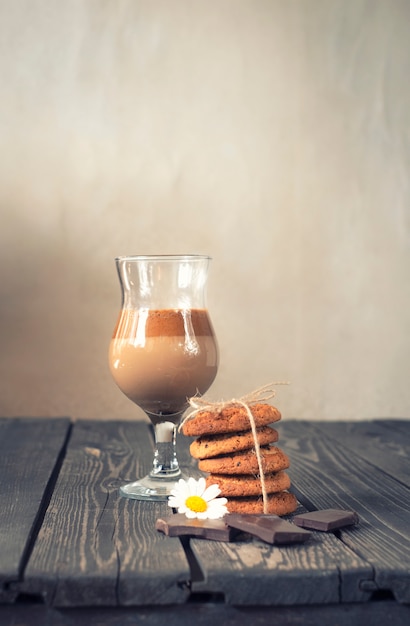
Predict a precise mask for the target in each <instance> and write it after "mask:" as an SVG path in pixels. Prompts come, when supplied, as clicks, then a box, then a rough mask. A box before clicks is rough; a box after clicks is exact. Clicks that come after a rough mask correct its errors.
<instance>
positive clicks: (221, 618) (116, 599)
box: [0, 418, 410, 626]
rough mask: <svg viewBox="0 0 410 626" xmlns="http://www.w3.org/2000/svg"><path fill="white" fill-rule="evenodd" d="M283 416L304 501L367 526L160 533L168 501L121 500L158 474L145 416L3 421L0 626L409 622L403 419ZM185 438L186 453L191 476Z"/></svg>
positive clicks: (408, 429)
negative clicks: (351, 515) (225, 536)
mask: <svg viewBox="0 0 410 626" xmlns="http://www.w3.org/2000/svg"><path fill="white" fill-rule="evenodd" d="M276 426H277V429H278V431H279V437H280V438H279V442H278V445H279V447H281V448H282V449H283V450H284V451H285V452H286V453H287V454H288V455H289V457H290V461H291V467H290V469H289V474H290V477H291V480H292V488H291V489H292V491H294V493H295V494H296V496H297V498H298V501H299V503H300V507H299V509H298V511H297V512H302V511H305V510H306V509H307V510H315V509H325V508H343V509H349V510H354V511H356V512H357V513H358V514H359V517H360V523H359V525H357V526H355V527H350V528H346V529H343V530H339V531H336V532H331V533H323V532H322V533H321V532H313V533H312V537H311V538H310V539H309V541H308V542H306V543H304V544H295V545H289V546H280V547H278V546H272V545H269V544H267V543H264V542H262V541H260V540H258V539H255V538H252V537H250V536H249V535H245V534H242V535H240V537H239V539H235V541H232V542H230V543H221V542H214V541H207V540H202V539H192V538H191V539H185V540H183V541H181V540H180V539H179V538H170V537H166V536H165V535H163V534H162V533H160V532H158V531H156V530H155V521H156V519H157V518H158V517H160V516H164V515H169V514H171V513H172V512H171V509H170V508H169V507H168V506H167V504H166V503H151V502H138V501H136V500H128V499H124V498H121V497H119V495H118V487H119V486H120V484H122V483H123V482H125V481H129V480H135V478H136V477H138V476H141V475H144V474H145V473H146V472H147V471H149V469H150V466H151V461H152V450H153V445H152V437H151V430H150V427H149V426H148V424H146V423H141V422H118V421H106V420H104V421H85V420H77V421H74V422H72V421H71V420H69V419H68V418H67V419H66V418H55V419H51V418H48V419H35V418H12V419H7V418H4V419H0V497H1V500H0V502H1V507H0V624H2V625H5V626H6V625H9V624H10V625H11V624H19V625H20V626H24V624H29V625H37V624H38V625H39V626H40V625H41V626H47V625H48V624H52V625H56V626H59V625H60V624H61V625H62V626H66V625H67V626H69V625H71V624H76V626H78V625H79V624H82V623H84V624H85V623H87V624H94V623H95V624H101V625H111V624H112V625H117V624H118V625H121V626H122V625H125V626H126V625H128V624H136V623H144V624H148V625H151V624H152V625H157V624H158V625H161V626H162V625H163V624H166V625H167V626H172V625H173V624H181V623H185V620H186V621H187V622H188V620H192V619H194V620H195V625H196V626H197V625H198V626H199V625H201V624H209V623H210V622H212V620H213V619H214V620H217V622H218V624H222V625H225V624H226V625H228V626H229V625H230V624H232V625H233V624H235V626H238V625H240V624H247V625H249V623H252V625H255V626H258V625H264V624H273V623H275V624H277V625H279V626H280V625H282V624H283V625H284V624H286V625H288V624H293V623H294V624H303V626H310V625H312V626H313V625H314V626H317V624H318V623H319V622H322V623H323V624H325V625H327V624H332V625H333V624H337V625H339V626H343V625H344V624H346V625H347V624H348V625H349V626H352V624H355V623H357V624H359V623H360V624H362V623H363V620H367V623H368V624H369V626H372V625H373V624H374V625H377V624H385V623H386V620H389V622H390V624H391V626H396V625H401V624H403V625H404V624H406V625H407V624H408V623H410V605H409V603H410V568H409V564H410V545H409V451H410V421H409V420H405V419H403V420H399V419H386V420H373V421H366V422H315V421H311V422H308V421H297V420H289V419H288V420H285V419H283V420H282V421H281V422H280V423H279V424H278V425H275V427H276ZM190 441H191V440H190V439H188V438H186V437H183V436H182V435H179V436H178V449H179V458H180V462H181V465H182V466H183V469H184V471H185V472H187V473H189V474H190V475H194V476H197V475H198V471H197V468H196V462H195V461H194V459H192V458H191V457H190V455H189V452H188V446H189V443H190ZM289 519H292V516H289Z"/></svg>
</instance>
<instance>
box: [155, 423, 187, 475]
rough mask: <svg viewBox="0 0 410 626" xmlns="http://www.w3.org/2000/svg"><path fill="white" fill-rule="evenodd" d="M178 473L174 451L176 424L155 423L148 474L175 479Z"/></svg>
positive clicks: (179, 473) (179, 472)
mask: <svg viewBox="0 0 410 626" xmlns="http://www.w3.org/2000/svg"><path fill="white" fill-rule="evenodd" d="M180 475H181V470H180V469H179V464H178V459H177V452H176V425H175V424H174V423H173V422H160V423H159V424H156V425H155V452H154V461H153V466H152V471H151V473H150V476H152V477H153V478H173V479H175V478H176V477H177V476H180Z"/></svg>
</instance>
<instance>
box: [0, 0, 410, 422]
mask: <svg viewBox="0 0 410 626" xmlns="http://www.w3.org/2000/svg"><path fill="white" fill-rule="evenodd" d="M409 23H410V3H409V2H408V0H367V1H365V0H215V1H211V2H208V1H205V0H69V1H67V2H63V1H59V0H13V1H11V0H0V76H1V81H0V134H1V142H0V210H1V226H0V338H1V344H0V345H1V351H0V413H1V415H4V416H18V415H28V416H31V415H32V416H52V415H70V416H72V417H75V418H76V417H86V418H98V417H100V418H119V419H128V418H129V419H132V418H143V414H142V412H141V411H140V410H139V409H137V408H136V407H134V406H133V405H132V404H131V403H130V402H129V401H128V400H127V399H126V398H125V397H123V396H122V394H121V392H120V391H119V390H118V389H117V387H116V386H115V384H114V383H113V381H112V380H111V378H110V374H109V371H108V365H107V349H108V342H109V338H110V335H111V332H112V330H113V327H114V322H115V319H116V316H117V313H118V310H119V305H120V291H119V284H118V281H117V276H116V271H115V266H114V260H113V259H114V257H115V256H117V255H119V254H139V253H141V254H151V253H167V254H169V253H188V252H189V253H194V252H196V253H206V254H210V255H211V256H212V257H213V261H212V267H211V271H210V276H209V288H208V305H209V309H210V311H211V314H212V318H213V322H214V326H215V328H216V331H217V334H218V338H219V344H220V350H221V366H220V370H219V374H218V377H217V380H216V381H215V383H214V385H213V387H212V388H211V390H210V392H209V397H210V398H212V399H221V398H224V399H230V398H232V397H234V396H235V397H237V396H239V395H241V394H244V393H246V392H248V391H250V390H252V389H253V388H255V387H258V386H260V385H263V384H265V383H268V382H270V381H272V380H289V381H291V385H290V386H289V387H279V388H278V395H277V398H276V404H277V406H279V408H280V409H281V410H282V412H283V414H284V416H286V417H288V418H292V417H298V418H309V419H329V420H331V419H365V418H369V417H381V416H395V417H403V416H407V417H408V416H409V412H410V411H409V403H410V385H409V380H408V379H409V366H410V332H409V323H410V281H409V278H410V276H409V274H410V272H409V267H410V245H409V244H410V176H409V167H410V83H409V76H410V40H409V36H408V25H409Z"/></svg>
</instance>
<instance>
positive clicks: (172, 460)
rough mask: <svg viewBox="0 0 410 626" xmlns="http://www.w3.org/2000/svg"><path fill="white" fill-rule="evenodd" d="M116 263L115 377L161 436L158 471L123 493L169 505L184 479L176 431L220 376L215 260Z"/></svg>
mask: <svg viewBox="0 0 410 626" xmlns="http://www.w3.org/2000/svg"><path fill="white" fill-rule="evenodd" d="M115 262H116V266H117V271H118V277H119V280H120V285H121V292H122V305H121V310H120V313H119V316H118V320H117V323H116V326H115V329H114V333H113V336H112V339H111V343H110V349H109V364H110V370H111V374H112V376H113V378H114V380H115V382H116V383H117V385H118V387H119V388H120V389H121V391H122V392H123V393H124V394H125V395H126V396H127V397H128V398H129V399H130V400H132V401H133V402H135V404H137V405H138V406H139V407H141V408H142V409H143V410H144V411H145V413H146V415H147V416H148V417H149V419H150V420H151V422H152V424H153V426H154V430H155V452H154V460H153V466H152V470H151V471H150V473H149V474H148V475H147V476H145V477H144V478H141V479H140V480H138V481H136V482H133V483H129V484H126V485H124V486H122V487H121V488H120V492H121V494H122V495H123V496H126V497H128V498H134V499H137V500H166V499H167V497H168V495H169V494H170V491H171V489H172V488H173V487H174V486H175V483H176V481H177V480H178V479H179V478H180V477H181V470H180V468H179V464H178V459H177V455H176V427H177V425H178V423H179V421H180V419H181V416H182V414H183V412H184V411H185V410H186V408H187V407H188V402H187V399H188V398H190V397H192V396H194V395H196V394H204V393H205V392H206V391H207V390H208V389H209V387H210V386H211V384H212V382H213V380H214V378H215V376H216V372H217V368H218V346H217V342H216V338H215V334H214V330H213V327H212V323H211V319H210V316H209V313H208V310H207V308H206V304H205V299H206V283H207V276H208V266H209V262H210V257H208V256H201V255H183V256H123V257H117V258H116V259H115Z"/></svg>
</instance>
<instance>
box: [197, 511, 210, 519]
mask: <svg viewBox="0 0 410 626" xmlns="http://www.w3.org/2000/svg"><path fill="white" fill-rule="evenodd" d="M196 516H197V518H198V519H207V518H208V517H209V516H208V511H202V512H199V513H197V514H196Z"/></svg>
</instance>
